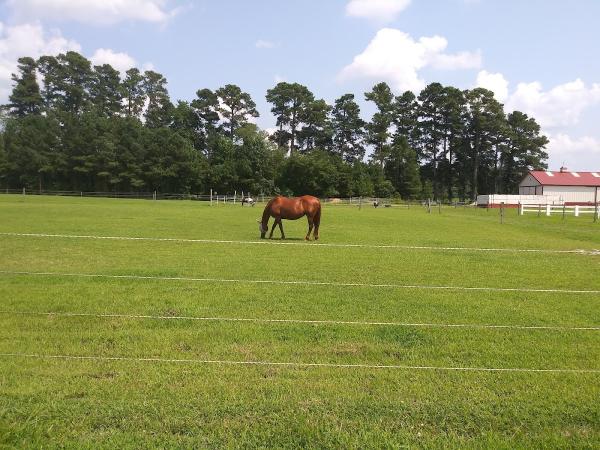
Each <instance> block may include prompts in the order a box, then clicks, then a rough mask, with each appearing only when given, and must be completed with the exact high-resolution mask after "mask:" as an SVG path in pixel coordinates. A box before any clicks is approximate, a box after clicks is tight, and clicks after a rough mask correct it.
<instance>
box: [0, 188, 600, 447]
mask: <svg viewBox="0 0 600 450" xmlns="http://www.w3.org/2000/svg"><path fill="white" fill-rule="evenodd" d="M261 212H262V208H261V207H260V205H257V206H256V207H254V208H248V207H244V208H241V207H240V206H239V205H238V206H232V205H227V206H224V205H219V206H213V207H210V206H208V205H206V204H201V203H196V202H177V201H144V200H109V199H86V198H56V197H34V196H26V197H23V196H3V195H0V233H34V234H36V233H38V234H61V235H87V236H129V237H153V238H179V239H206V240H231V241H240V242H182V241H141V240H97V239H87V238H69V237H35V236H14V235H7V234H0V271H3V273H0V299H1V303H0V353H1V354H3V356H0V446H2V445H4V446H7V447H41V446H44V447H71V448H86V447H90V448H91V447H105V448H114V447H145V446H158V447H174V446H180V447H192V446H193V447H209V448H217V447H219V448H220V447H239V446H246V447H252V448H253V447H344V448H346V447H350V448H365V447H386V448H387V447H401V446H408V447H474V448H482V447H486V448H487V447H496V448H497V447H504V448H514V447H561V448H564V447H582V448H585V447H588V448H593V447H598V446H600V402H599V401H598V399H599V398H600V373H598V372H531V371H523V372H510V371H498V372H493V371H492V372H487V371H463V370H460V371H459V370H442V369H434V370H431V369H398V368H387V369H386V368H372V367H364V368H359V367H355V366H354V365H359V364H366V365H401V366H410V367H416V366H427V367H438V368H497V369H515V368H519V369H571V370H579V369H582V370H590V371H593V370H598V369H600V294H598V293H596V292H589V293H565V292H560V291H564V290H587V291H598V290H600V255H593V254H573V253H545V252H515V251H510V250H508V249H538V250H574V249H580V250H587V251H594V250H597V249H600V225H598V224H593V223H592V222H591V217H579V218H575V217H567V218H566V219H565V220H563V219H562V218H561V217H550V218H548V217H540V218H538V217H536V216H535V215H530V216H524V217H518V216H517V214H516V211H513V210H511V211H508V212H507V215H506V217H505V223H504V224H503V225H501V224H500V223H499V218H498V211H497V210H491V211H486V210H472V209H463V208H458V209H454V208H445V209H444V210H443V211H442V214H438V213H437V211H434V212H433V213H432V214H427V213H426V211H424V210H423V209H422V208H419V207H415V208H411V209H410V210H406V209H400V208H397V209H396V208H391V209H388V208H385V209H384V208H380V209H373V208H372V207H371V208H369V207H364V208H363V209H362V210H361V211H359V210H358V208H354V207H346V206H325V207H324V211H323V219H322V227H321V238H322V240H321V241H320V242H322V243H324V244H367V245H382V244H389V245H400V246H428V247H469V248H482V247H485V248H496V249H507V250H506V251H478V250H443V249H439V248H438V249H436V248H429V249H402V248H377V247H341V246H340V247H329V246H318V245H316V244H315V243H303V242H302V241H301V239H302V237H303V236H304V233H305V231H306V222H305V221H304V220H301V221H297V222H285V223H284V227H285V229H286V235H287V236H288V238H289V239H288V240H287V241H286V242H291V243H292V244H294V245H275V244H250V243H249V241H257V240H258V229H257V225H256V222H255V219H257V218H258V217H259V215H260V213H261ZM275 236H276V237H278V236H279V234H278V231H277V230H276V232H275ZM16 272H29V274H17V273H16ZM53 274H71V275H53ZM77 274H80V275H82V274H96V275H110V276H121V275H133V276H144V277H151V278H146V279H132V278H107V277H82V276H77ZM152 277H154V278H152ZM160 277H163V278H160ZM164 277H171V278H188V279H178V280H177V279H169V280H167V279H164ZM198 278H202V279H207V278H210V279H211V280H210V281H199V280H196V281H194V280H190V279H198ZM225 280H229V281H225ZM232 280H235V281H232ZM256 280H261V281H271V282H274V283H254V282H248V281H256ZM281 281H301V282H302V281H307V282H327V283H342V284H344V283H362V284H363V285H362V286H339V285H311V284H297V285H292V284H280V283H278V282H281ZM376 284H388V285H402V286H406V285H419V286H421V288H403V287H391V286H369V285H376ZM430 286H446V287H455V288H461V287H479V288H512V289H516V290H514V291H497V290H492V289H489V290H487V289H484V290H478V291H473V290H461V289H429V288H428V287H430ZM523 289H554V290H557V292H532V291H526V290H523ZM49 313H51V314H49ZM77 314H79V315H77ZM132 316H151V317H132ZM165 317H172V318H171V319H167V318H165ZM198 318H203V319H210V320H198ZM236 318H237V319H253V320H250V321H232V320H229V319H236ZM272 320H288V322H273V321H272ZM302 321H330V322H326V323H323V322H321V323H314V322H312V323H307V322H302ZM340 322H355V323H340ZM382 322H386V323H387V324H382ZM390 322H393V323H394V324H389V323H390ZM446 325H464V326H462V327H448V326H446ZM482 325H483V326H482ZM489 325H499V326H506V327H507V328H490V327H489ZM519 327H520V328H519ZM524 327H550V328H524ZM581 328H588V329H581ZM590 328H591V329H590ZM7 354H19V355H39V356H52V355H54V356H57V355H61V356H93V357H101V358H111V357H125V358H131V359H127V360H109V359H82V360H72V359H69V360H67V359H52V358H37V357H36V358H32V357H25V356H7ZM145 358H158V359H161V360H162V361H141V360H136V359H145ZM174 360H179V362H175V361H174ZM200 360H219V361H235V362H244V361H261V362H290V363H309V364H311V363H317V364H318V363H327V364H333V365H336V364H338V365H351V366H352V367H318V366H317V367H311V366H302V365H300V366H277V365H230V364H212V363H209V364H207V363H200V362H197V361H200Z"/></svg>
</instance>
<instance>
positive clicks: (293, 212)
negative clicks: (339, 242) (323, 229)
mask: <svg viewBox="0 0 600 450" xmlns="http://www.w3.org/2000/svg"><path fill="white" fill-rule="evenodd" d="M302 216H306V218H307V219H308V233H307V234H306V238H305V239H306V240H307V241H310V232H311V231H312V230H313V226H314V229H315V232H314V237H315V241H316V240H317V239H319V225H320V224H321V202H319V199H318V198H316V197H313V196H312V195H303V196H302V197H295V198H287V197H281V196H279V197H275V198H273V199H271V200H269V203H267V206H265V210H264V211H263V215H262V221H261V220H258V221H257V222H258V229H259V230H260V237H261V239H264V237H265V234H266V233H267V231H268V230H269V219H270V218H271V217H273V218H274V219H275V222H273V227H272V228H271V234H270V235H269V239H271V238H273V231H274V230H275V226H276V225H279V229H280V230H281V239H285V234H283V225H281V219H289V220H297V219H299V218H300V217H302Z"/></svg>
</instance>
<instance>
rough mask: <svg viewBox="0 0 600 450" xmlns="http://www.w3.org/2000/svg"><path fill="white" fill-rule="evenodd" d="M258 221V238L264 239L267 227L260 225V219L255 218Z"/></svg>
mask: <svg viewBox="0 0 600 450" xmlns="http://www.w3.org/2000/svg"><path fill="white" fill-rule="evenodd" d="M257 222H258V231H260V238H261V239H264V238H265V234H267V228H266V227H264V228H263V225H262V222H261V221H260V220H257Z"/></svg>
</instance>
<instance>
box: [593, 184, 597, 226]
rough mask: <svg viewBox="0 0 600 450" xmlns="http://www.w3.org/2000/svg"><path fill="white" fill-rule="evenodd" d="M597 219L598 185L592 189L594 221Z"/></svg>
mask: <svg viewBox="0 0 600 450" xmlns="http://www.w3.org/2000/svg"><path fill="white" fill-rule="evenodd" d="M597 221H598V187H596V190H595V191H594V223H596V222H597Z"/></svg>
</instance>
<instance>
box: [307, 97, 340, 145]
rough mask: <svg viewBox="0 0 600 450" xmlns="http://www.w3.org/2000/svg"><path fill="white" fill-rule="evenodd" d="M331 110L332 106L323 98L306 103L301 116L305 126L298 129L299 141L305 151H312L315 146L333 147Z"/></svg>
mask: <svg viewBox="0 0 600 450" xmlns="http://www.w3.org/2000/svg"><path fill="white" fill-rule="evenodd" d="M330 112H331V106H329V105H328V104H327V102H325V100H322V99H320V100H315V101H312V102H310V103H309V104H308V105H306V107H305V108H304V110H303V111H302V117H301V121H302V123H303V124H304V126H303V127H302V129H301V130H299V131H298V142H299V144H300V148H302V149H303V150H304V151H306V152H310V151H311V150H313V149H315V148H320V149H324V150H330V149H331V145H332V139H333V129H332V125H331V120H330V119H329V113H330Z"/></svg>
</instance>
